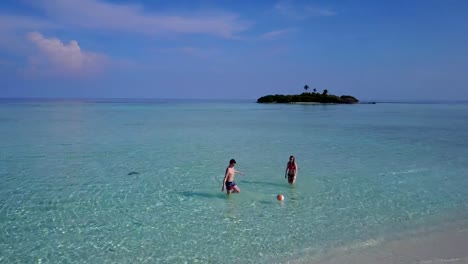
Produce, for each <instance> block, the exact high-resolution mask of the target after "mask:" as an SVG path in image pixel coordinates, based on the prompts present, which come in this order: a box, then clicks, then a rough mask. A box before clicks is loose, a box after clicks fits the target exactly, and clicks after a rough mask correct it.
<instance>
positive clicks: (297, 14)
mask: <svg viewBox="0 0 468 264" xmlns="http://www.w3.org/2000/svg"><path fill="white" fill-rule="evenodd" d="M274 10H275V11H276V12H277V13H279V14H281V15H283V16H286V17H288V18H291V19H297V20H305V19H308V18H311V17H320V16H334V15H336V14H337V13H336V12H335V11H333V10H331V9H329V8H324V7H316V6H310V5H305V6H303V5H302V6H301V5H295V4H293V2H292V1H291V0H282V1H279V2H278V3H276V4H275V6H274Z"/></svg>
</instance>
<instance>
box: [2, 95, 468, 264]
mask: <svg viewBox="0 0 468 264" xmlns="http://www.w3.org/2000/svg"><path fill="white" fill-rule="evenodd" d="M290 155H294V156H295V157H296V161H297V165H298V168H299V172H298V176H297V181H296V184H294V185H289V184H288V183H287V180H286V179H285V178H284V172H285V168H286V163H287V161H288V159H289V156H290ZM467 157H468V104H466V103H457V104H448V103H443V104H434V103H427V104H411V103H377V104H357V105H283V104H256V103H254V102H250V101H196V100H125V99H121V100H82V99H76V100H8V99H3V100H1V101H0V181H1V184H0V263H197V262H198V263H287V262H289V261H294V260H296V259H303V258H309V259H313V258H314V257H315V256H318V255H320V254H323V253H324V252H327V251H331V250H333V249H335V248H347V249H349V250H353V249H355V248H363V247H366V246H369V245H375V244H378V243H381V242H382V241H388V240H391V239H392V238H394V237H395V236H402V235H403V236H404V235H405V234H407V235H414V234H413V233H414V231H415V230H430V229H432V228H436V227H437V226H439V225H441V224H442V223H447V222H456V221H458V220H463V219H468V213H467V212H468V210H467V209H468V161H467ZM231 158H234V159H236V161H237V165H236V169H237V170H240V171H242V172H244V173H245V175H236V178H235V182H236V183H237V185H238V186H239V188H240V190H241V193H239V194H232V195H230V196H227V195H226V193H223V192H221V187H222V180H223V177H224V172H225V169H226V166H227V165H228V162H229V160H230V159H231ZM278 194H283V195H284V197H285V200H284V201H282V202H279V201H277V200H276V196H277V195H278Z"/></svg>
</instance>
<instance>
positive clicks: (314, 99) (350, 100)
mask: <svg viewBox="0 0 468 264" xmlns="http://www.w3.org/2000/svg"><path fill="white" fill-rule="evenodd" d="M304 90H305V92H303V93H301V94H295V95H282V94H275V95H265V96H262V97H260V98H258V99H257V103H283V104H284V103H286V104H287V103H322V104H357V103H359V100H358V99H356V98H355V97H354V96H351V95H342V96H336V95H333V94H329V93H328V90H327V89H325V90H323V92H322V93H319V92H317V89H316V88H314V89H313V90H312V92H308V90H309V86H308V85H305V86H304Z"/></svg>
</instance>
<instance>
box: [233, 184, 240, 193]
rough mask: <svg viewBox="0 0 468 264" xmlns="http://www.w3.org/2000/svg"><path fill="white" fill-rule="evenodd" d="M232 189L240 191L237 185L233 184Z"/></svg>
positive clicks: (236, 191)
mask: <svg viewBox="0 0 468 264" xmlns="http://www.w3.org/2000/svg"><path fill="white" fill-rule="evenodd" d="M233 189H234V192H235V193H240V189H239V187H238V186H237V185H234V187H233Z"/></svg>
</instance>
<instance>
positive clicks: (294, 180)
mask: <svg viewBox="0 0 468 264" xmlns="http://www.w3.org/2000/svg"><path fill="white" fill-rule="evenodd" d="M292 183H293V184H294V183H296V176H294V177H293V180H292Z"/></svg>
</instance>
